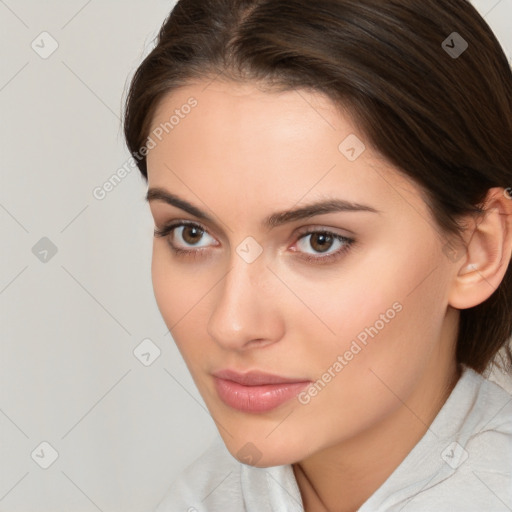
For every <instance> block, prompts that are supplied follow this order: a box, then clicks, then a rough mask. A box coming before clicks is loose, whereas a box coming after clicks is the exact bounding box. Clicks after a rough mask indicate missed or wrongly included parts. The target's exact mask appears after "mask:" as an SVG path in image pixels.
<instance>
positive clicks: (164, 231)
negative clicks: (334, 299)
mask: <svg viewBox="0 0 512 512" xmlns="http://www.w3.org/2000/svg"><path fill="white" fill-rule="evenodd" d="M179 227H194V228H197V229H198V230H199V231H201V232H203V233H207V232H208V231H207V230H206V229H204V228H203V227H201V226H200V225H199V224H196V223H194V222H184V221H179V222H172V223H170V224H168V225H166V226H164V227H163V228H161V229H158V228H155V230H154V236H155V237H158V238H160V237H167V236H168V235H170V234H171V233H172V232H173V231H174V230H175V229H176V228H179ZM311 234H322V235H328V236H330V237H332V238H334V239H335V240H338V241H340V242H343V244H344V245H343V247H341V248H340V249H338V250H337V251H336V252H333V253H331V254H329V255H327V256H318V257H317V256H311V255H308V254H304V253H301V254H302V255H301V256H300V258H301V259H303V260H305V261H308V262H312V263H317V264H326V263H331V262H334V261H336V260H338V259H339V258H341V257H342V256H343V255H344V254H345V253H346V252H347V251H348V250H349V249H350V248H351V247H352V245H353V244H354V243H355V239H353V238H348V237H346V236H342V235H340V234H338V233H334V232H332V231H328V230H322V229H310V230H308V231H304V232H302V233H300V236H299V237H298V239H297V240H301V239H302V238H305V237H306V236H307V235H311ZM168 243H169V246H170V248H171V250H172V251H173V252H174V254H175V255H176V256H183V257H191V258H194V259H195V258H198V257H201V255H200V253H202V252H203V249H195V250H194V249H192V250H187V249H181V248H179V247H175V246H174V245H173V244H172V243H171V242H170V240H168Z"/></svg>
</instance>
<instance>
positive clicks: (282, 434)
mask: <svg viewBox="0 0 512 512" xmlns="http://www.w3.org/2000/svg"><path fill="white" fill-rule="evenodd" d="M208 84H209V85H208ZM191 96H193V97H194V98H196V99H197V101H198V105H197V107H195V108H194V109H193V110H192V111H191V113H190V114H188V115H187V116H186V117H185V118H184V119H181V120H180V123H179V124H178V125H177V126H175V127H174V129H173V130H172V131H170V132H169V133H168V134H167V135H164V136H163V137H162V140H161V141H157V144H156V146H155V147H154V148H153V149H151V150H150V151H149V154H148V156H147V163H148V184H149V188H150V189H151V188H155V187H159V188H162V189H165V190H166V191H168V192H171V193H173V194H175V195H177V196H179V197H180V198H182V199H184V200H186V201H188V202H189V203H192V204H193V205H195V206H196V207H198V208H200V209H201V210H203V211H206V212H207V213H208V214H209V215H210V216H211V217H212V218H213V219H214V221H213V222H210V221H204V220H199V219H198V218H197V217H195V216H194V215H191V214H190V213H186V212H185V211H183V210H181V209H179V208H177V207H175V206H171V205H169V204H166V203H165V202H164V201H161V200H152V201H150V208H151V213H152V215H153V218H154V222H155V226H156V228H158V229H160V228H163V227H164V225H166V224H168V223H169V222H171V221H181V220H183V221H190V222H194V223H196V224H198V225H199V226H200V227H202V228H203V229H204V230H205V233H203V235H202V238H201V236H199V237H198V238H196V239H195V240H196V242H194V239H193V238H191V237H190V230H189V231H188V233H189V235H188V237H187V233H186V231H187V230H186V229H185V231H183V233H181V231H182V230H181V229H179V228H178V229H176V230H175V231H174V234H169V235H168V236H167V237H155V239H154V246H153V262H152V278H153V286H154V291H155V297H156V300H157V303H158V306H159V309H160V311H161V314H162V316H163V318H164V320H165V322H166V325H167V326H168V327H169V329H170V330H171V333H172V336H173V338H174V341H175V343H176V344H177V346H178V348H179V350H180V352H181V354H182V356H183V358H184V360H185V362H186V364H187V366H188V368H189V370H190V372H191V375H192V377H193V379H194V381H195V383H196V385H197V387H198V390H199V392H200V393H201V395H202V397H203V399H204V401H205V403H206V406H207V407H208V409H209V411H210V414H211V416H212V418H213V420H214V421H215V422H216V425H217V427H218V429H219V432H220V434H221V436H222V438H223V440H224V442H225V444H226V446H227V448H228V450H229V451H230V452H231V454H232V455H233V456H234V457H237V458H241V455H240V454H239V450H240V449H241V448H242V447H243V446H244V445H245V444H246V443H248V442H250V443H252V444H253V445H254V446H255V447H256V448H257V450H258V451H259V452H260V458H259V460H255V462H254V465H256V466H258V467H268V466H274V465H281V464H293V468H294V473H295V476H296V479H297V483H298V485H299V488H300V491H301V494H302V498H303V501H304V506H305V509H306V511H308V512H312V511H314V512H316V511H323V510H330V511H336V512H345V511H346V512H348V511H354V510H356V509H357V508H358V507H359V506H361V505H362V504H363V503H364V501H366V500H367V499H368V497H369V496H370V495H371V494H373V492H375V490H376V489H377V488H378V487H379V486H381V485H382V484H383V483H384V481H385V480H386V479H387V477H388V476H389V475H390V474H391V473H392V472H393V470H394V469H395V468H396V467H397V466H398V465H399V463H400V462H401V461H402V460H403V459H404V458H405V456H406V455H407V454H408V453H409V451H410V450H411V449H412V448H413V447H414V445H415V444H416V443H417V442H418V441H419V440H420V438H421V437H422V436H423V434H424V433H425V431H426V430H427V428H428V426H429V425H430V423H431V422H432V420H433V419H434V417H435V416H436V414H437V413H438V411H439V410H440V408H441V406H442V405H443V403H444V402H445V400H446V399H447V397H448V395H449V393H450V392H451V390H452V389H453V386H454V385H455V383H456V381H457V379H458V377H459V369H458V367H457V365H456V363H455V355H454V351H455V341H456V333H457V326H458V321H459V314H460V313H459V310H458V308H460V309H462V308H464V307H471V306H472V305H476V304H478V303H480V302H482V301H483V300H485V299H486V298H487V297H488V296H489V295H490V294H491V293H492V291H493V286H497V285H498V284H499V282H500V281H501V279H502V278H503V275H504V272H505V270H506V266H507V265H508V262H509V261H510V255H511V252H512V241H511V236H510V233H511V231H512V229H511V223H510V215H508V216H504V215H503V213H507V214H510V203H511V202H512V201H510V200H509V199H508V198H506V196H505V195H504V194H503V193H502V192H503V191H502V189H501V190H500V189H491V191H490V194H489V198H490V203H489V205H490V211H491V213H490V214H489V215H488V217H487V218H486V219H485V220H483V221H481V222H480V223H479V224H476V223H475V224H474V225H471V224H470V223H468V226H469V228H468V231H467V236H466V241H468V242H470V244H469V245H468V250H467V252H466V254H465V255H464V256H463V257H462V258H460V259H458V260H457V261H453V258H452V259H450V258H448V257H447V256H446V251H443V246H444V244H445V243H446V239H445V238H444V237H443V236H441V233H440V230H439V228H438V227H437V226H436V224H435V223H434V221H433V219H432V217H431V215H430V213H429V211H428V208H427V205H426V204H425V202H424V201H423V199H422V195H421V190H420V189H419V187H418V186H417V185H416V184H415V183H413V182H412V181H411V180H410V179H408V178H406V177H405V176H403V175H402V174H401V173H400V172H399V171H398V170H397V169H395V168H393V166H392V165H390V164H389V163H388V162H386V161H385V160H384V159H383V158H382V157H381V156H380V155H379V153H378V152H377V151H376V150H375V149H373V148H372V147H371V145H370V144H369V142H368V141H365V137H364V134H362V133H361V132H360V131H359V130H358V128H357V126H356V125H355V124H354V122H353V121H352V119H351V118H350V116H349V115H348V114H347V113H346V112H343V111H342V110H341V109H336V108H335V107H334V105H333V104H332V103H331V102H330V101H329V100H328V99H327V98H326V97H324V96H322V95H321V94H320V93H313V92H306V91H302V90H301V91H300V92H299V91H288V92H280V93H277V92H269V91H267V90H261V89H260V88H259V87H258V86H257V85H256V84H244V85H240V84H234V83H231V82H220V81H214V82H206V81H205V82H204V83H195V84H190V85H187V86H186V87H184V88H181V89H178V90H175V91H173V92H172V93H170V94H168V95H167V96H166V97H165V98H164V100H163V101H162V103H161V104H160V105H159V107H158V109H157V111H156V113H155V115H154V117H153V123H152V129H153V128H155V127H158V125H160V123H164V122H166V121H168V119H169V117H170V115H172V113H173V112H174V110H175V109H176V108H178V109H179V108H180V107H181V106H182V105H184V104H185V103H186V102H187V100H188V98H190V97H191ZM350 134H356V135H357V137H358V138H359V139H360V140H362V141H363V142H364V143H365V145H366V150H365V151H364V152H363V153H362V154H361V155H360V156H359V157H358V158H357V159H356V160H355V161H349V160H348V159H347V158H346V157H345V156H344V154H342V153H341V152H340V151H339V149H338V146H339V144H340V142H342V141H343V140H344V139H345V138H346V137H347V136H348V135H350ZM327 198H339V199H345V200H348V201H352V202H357V203H360V204H363V205H368V206H370V207H372V208H374V209H376V210H378V213H373V212H366V211H358V212H336V213H324V214H321V215H317V216H315V217H312V218H309V219H303V220H299V221H295V222H291V223H288V224H284V225H281V226H278V227H274V228H272V229H270V228H268V227H264V226H262V224H261V222H262V220H263V219H264V218H265V217H267V216H268V215H270V214H272V213H274V212H277V211H282V210H287V209H292V208H297V207H300V206H304V205H306V204H309V203H311V202H314V201H317V200H320V199H327ZM306 228H314V229H315V230H316V231H319V232H322V230H324V231H325V230H327V231H331V232H334V233H336V234H340V235H344V236H346V237H353V238H354V239H355V242H354V243H353V245H351V246H349V247H348V249H347V251H346V252H344V253H343V254H342V255H341V256H340V257H339V258H338V259H337V260H335V261H333V262H330V263H326V264H319V263H315V262H312V261H306V260H304V259H303V258H302V257H301V255H302V256H304V255H305V256H308V255H310V256H312V257H319V258H320V257H322V256H325V254H326V253H327V254H331V253H335V252H336V251H337V250H338V249H339V248H340V247H342V246H343V243H342V242H336V241H333V242H332V245H331V246H329V245H327V246H325V253H324V252H321V251H322V249H321V248H319V245H318V244H317V243H315V237H314V236H311V235H309V236H305V237H303V238H302V239H301V238H300V236H301V235H302V234H303V231H304V229H306ZM180 235H181V236H180ZM498 235H499V236H498ZM249 236H250V237H253V238H254V239H255V240H256V241H257V242H258V244H259V245H260V246H261V248H262V250H263V252H262V253H261V254H260V255H259V256H258V257H257V258H256V259H255V261H253V262H252V263H247V262H246V261H245V260H244V259H243V258H242V257H240V256H239V254H238V253H237V251H236V249H237V247H238V246H239V245H240V244H241V242H242V241H244V240H245V239H246V237H249ZM170 242H172V243H174V245H175V246H177V247H179V248H182V249H189V250H194V249H195V250H196V255H197V257H196V258H194V257H191V256H183V255H176V254H174V253H173V251H172V250H171V247H170V245H169V243H170ZM198 246H199V247H200V250H202V251H203V252H202V253H199V250H198V249H197V247H198ZM469 264H476V265H477V269H476V270H474V269H473V267H468V265H469ZM397 302H398V303H399V304H400V305H401V308H402V309H401V310H400V312H397V313H396V315H394V318H393V319H392V320H389V321H388V322H387V323H385V326H384V327H383V328H382V329H381V330H379V332H378V334H377V335H376V336H375V337H374V338H369V339H368V343H367V345H366V346H364V348H363V349H362V350H361V351H360V352H359V353H357V355H355V356H354V357H353V358H352V359H351V360H350V361H349V362H348V363H347V364H346V366H344V367H343V369H342V371H340V372H339V373H337V374H336V377H335V378H333V379H332V380H331V382H329V383H328V384H327V385H326V386H325V387H324V388H323V389H322V390H321V392H319V393H318V394H317V395H316V396H314V397H312V398H311V400H310V401H309V403H307V404H306V405H304V404H301V403H300V402H299V401H298V400H296V399H292V400H290V401H289V402H287V403H285V404H283V405H281V406H279V407H278V408H276V409H274V410H272V411H270V412H266V413H260V414H255V413H244V412H240V411H236V410H234V409H231V408H230V407H228V406H226V405H225V404H224V403H223V402H222V401H221V400H220V399H219V397H218V395H217V393H216V391H215V387H214V379H213V377H212V375H211V373H212V372H214V371H216V370H220V369H223V368H233V369H236V370H238V371H240V372H245V371H248V370H260V371H265V372H268V373H274V374H278V375H281V376H284V377H293V378H297V379H298V380H311V381H316V380H317V379H318V378H320V377H321V376H322V375H323V374H324V373H325V372H326V371H327V369H328V368H330V367H332V366H333V363H334V362H335V361H336V360H337V356H338V355H340V354H344V353H345V352H346V351H347V350H348V349H349V348H350V345H351V342H352V341H353V340H354V339H355V338H356V337H357V335H358V334H359V333H361V331H363V330H364V329H365V327H369V326H372V325H374V324H375V323H376V321H377V320H379V318H381V317H380V315H381V314H383V313H385V312H386V311H387V310H389V309H390V308H392V305H393V304H394V303H397Z"/></svg>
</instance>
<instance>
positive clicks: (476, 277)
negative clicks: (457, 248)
mask: <svg viewBox="0 0 512 512" xmlns="http://www.w3.org/2000/svg"><path fill="white" fill-rule="evenodd" d="M483 209H484V210H485V211H484V213H483V214H482V215H481V216H479V217H478V219H477V220H475V221H474V224H473V226H472V228H471V230H470V231H469V232H468V233H466V236H467V238H466V256H465V258H463V259H462V260H460V261H458V262H456V265H457V273H456V275H455V277H454V281H453V284H452V288H451V290H450V295H449V298H448V302H449V304H450V305H451V306H452V307H454V308H457V309H467V308H471V307H474V306H477V305H478V304H481V303H482V302H484V301H485V300H487V299H488V298H489V297H490V296H491V295H492V294H493V293H494V291H495V290H496V289H497V288H498V286H499V285H500V283H501V281H502V280H503V277H504V275H505V272H506V271H507V268H508V266H509V264H510V259H511V254H512V200H511V198H510V195H509V194H508V193H507V191H506V190H505V189H503V188H501V187H494V188H491V189H490V190H489V191H488V193H487V196H486V199H485V201H484V204H483Z"/></svg>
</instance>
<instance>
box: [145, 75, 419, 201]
mask: <svg viewBox="0 0 512 512" xmlns="http://www.w3.org/2000/svg"><path fill="white" fill-rule="evenodd" d="M190 105H194V106H193V107H190ZM155 130H156V131H158V130H159V131H158V134H159V137H155V136H152V138H153V140H154V147H153V148H152V149H151V150H150V151H149V153H148V157H147V162H148V181H149V185H150V187H163V188H167V189H169V190H170V191H171V192H173V193H174V192H176V193H178V194H179V195H180V196H186V197H187V198H188V199H193V198H194V195H195V196H197V197H209V198H211V197H212V194H213V195H214V196H216V197H218V196H223V199H224V201H225V200H226V198H231V199H233V198H237V199H238V201H239V202H240V201H241V202H243V203H244V204H245V206H246V207H249V205H250V206H251V207H252V208H257V206H258V205H261V204H262V202H268V203H269V204H272V205H273V206H276V205H281V206H283V207H287V206H289V205H290V204H293V203H295V202H298V201H301V200H302V201H303V202H308V201H312V200H315V199H317V198H319V197H325V196H326V195H327V194H331V195H332V194H336V193H338V196H340V197H343V198H345V199H349V200H351V201H356V202H361V203H365V202H366V203H367V202H368V197H372V198H374V201H376V202H377V203H378V204H376V205H375V207H376V208H378V209H380V210H382V209H383V206H384V205H385V204H386V202H388V203H389V201H390V200H393V201H395V202H397V201H398V200H399V198H400V196H401V194H402V193H404V192H406V191H407V190H409V192H412V193H413V194H414V195H415V196H416V195H417V194H416V187H415V186H414V185H413V184H412V183H410V182H409V180H408V179H406V178H404V177H403V176H402V175H401V174H400V173H398V172H397V171H396V170H395V169H393V167H392V166H391V165H390V164H389V163H388V162H386V161H385V160H384V159H383V158H382V157H381V156H380V155H379V154H378V152H376V151H375V150H374V149H373V148H372V147H371V145H370V144H369V142H368V141H366V140H365V137H364V134H362V133H361V131H360V130H359V129H358V127H357V126H356V124H355V123H354V122H353V120H352V119H351V117H350V115H349V114H348V112H346V111H344V110H343V109H341V108H337V107H336V106H335V105H334V103H333V102H332V101H331V100H330V99H329V98H327V97H326V96H324V95H322V94H321V93H319V92H314V91H306V90H291V91H285V92H271V91H269V90H268V89H262V88H261V87H259V86H258V85H256V84H234V83H231V82H216V81H214V82H212V83H207V82H206V83H196V84H190V85H188V86H186V87H183V88H180V89H177V90H175V91H173V92H172V93H170V94H168V95H167V96H166V97H164V99H163V100H162V101H161V103H160V105H159V106H158V108H157V110H156V112H155V115H154V117H153V120H152V125H151V133H153V134H154V133H155ZM347 141H348V142H347ZM347 150H349V152H348V153H347ZM354 156H356V158H355V159H354V158H353V157H354ZM398 189H401V191H402V192H401V193H398ZM213 202H215V199H214V200H213ZM273 209H274V208H273ZM267 210H268V208H267Z"/></svg>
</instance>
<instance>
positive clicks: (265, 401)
mask: <svg viewBox="0 0 512 512" xmlns="http://www.w3.org/2000/svg"><path fill="white" fill-rule="evenodd" d="M213 377H214V382H215V388H216V390H217V394H218V395H219V398H220V399H221V400H222V402H224V404H226V405H227V406H229V407H231V408H233V409H236V410H238V411H242V412H248V413H263V412H267V411H271V410H272V409H275V408H277V407H279V406H280V405H282V404H284V403H285V402H288V401H289V400H291V399H292V398H294V397H296V396H297V394H298V393H300V391H301V390H303V389H304V388H305V387H306V386H308V385H309V384H311V381H310V380H304V379H293V378H287V377H281V376H279V375H272V374H269V373H263V372H259V371H251V372H247V373H238V372H235V371H233V370H222V371H219V372H215V373H214V374H213Z"/></svg>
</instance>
